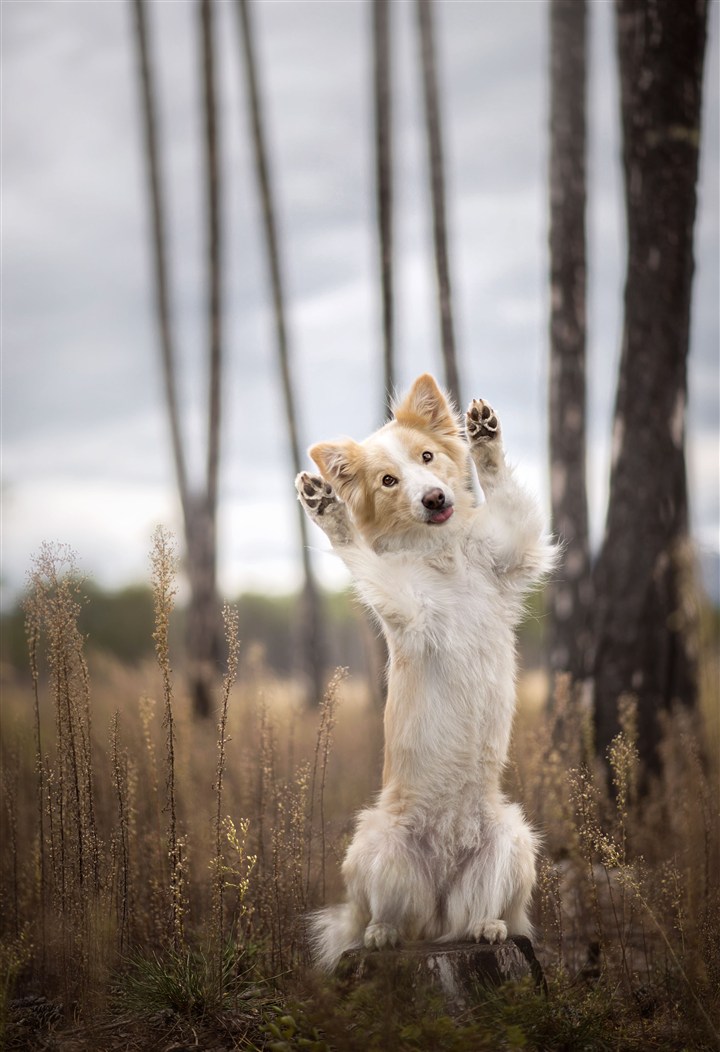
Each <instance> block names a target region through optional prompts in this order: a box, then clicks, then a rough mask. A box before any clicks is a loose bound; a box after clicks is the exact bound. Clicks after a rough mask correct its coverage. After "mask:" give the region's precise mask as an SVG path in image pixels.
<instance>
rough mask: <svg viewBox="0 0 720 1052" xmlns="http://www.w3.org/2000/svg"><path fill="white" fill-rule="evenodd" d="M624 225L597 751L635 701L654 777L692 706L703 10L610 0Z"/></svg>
mask: <svg viewBox="0 0 720 1052" xmlns="http://www.w3.org/2000/svg"><path fill="white" fill-rule="evenodd" d="M616 14H617V44H618V54H619V64H620V89H621V107H622V126H623V166H624V175H625V200H626V210H627V228H628V265H627V276H626V284H625V322H624V331H623V346H622V357H621V363H620V376H619V382H618V391H617V400H616V405H615V421H614V431H613V452H612V469H611V478H610V500H609V506H608V514H607V525H606V532H605V539H604V543H603V548H602V552H601V554H600V558H599V561H598V565H597V572H596V594H597V599H596V609H597V618H598V620H597V656H596V670H595V696H596V700H595V712H596V732H597V745H598V748H599V749H600V750H601V751H602V752H604V750H605V749H606V748H607V746H608V744H609V742H610V741H611V740H612V738H613V736H614V734H615V733H616V732H617V729H618V720H617V703H618V699H619V697H620V696H621V695H622V694H623V693H626V692H629V693H632V694H633V695H635V696H636V697H637V700H638V722H639V741H640V749H641V753H642V754H643V757H644V759H645V760H646V762H647V763H648V764H649V765H650V767H651V768H652V767H653V766H656V765H657V762H658V754H657V746H658V743H659V739H660V726H659V723H658V718H657V717H658V715H659V714H660V713H661V712H663V711H668V710H669V709H670V708H671V707H672V706H673V705H675V704H677V703H682V704H685V705H692V704H694V702H695V699H696V655H695V653H694V651H693V646H692V633H691V632H690V627H691V626H690V619H689V613H688V611H689V609H691V605H692V604H691V603H690V602H689V599H690V597H689V590H688V581H687V579H686V575H685V573H684V571H685V570H686V568H687V561H688V559H689V553H688V549H689V541H688V510H687V487H686V472H685V452H684V449H685V446H684V443H685V409H686V400H687V375H686V369H687V354H688V345H689V327H690V301H691V289H692V276H693V269H694V263H693V227H694V220H695V209H696V182H697V172H698V155H699V145H700V111H701V96H702V72H703V60H704V52H705V38H706V26H707V3H706V0H688V2H687V3H677V0H648V2H647V3H642V4H638V3H637V2H636V0H618V2H617V3H616Z"/></svg>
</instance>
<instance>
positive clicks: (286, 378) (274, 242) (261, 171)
mask: <svg viewBox="0 0 720 1052" xmlns="http://www.w3.org/2000/svg"><path fill="white" fill-rule="evenodd" d="M237 10H238V14H239V18H240V27H241V34H240V35H241V40H242V48H243V54H244V59H245V75H246V86H247V94H248V102H249V107H250V117H251V122H252V129H253V148H254V152H255V175H256V178H257V184H258V191H259V194H260V200H261V204H262V215H263V225H264V228H265V245H266V249H267V259H268V269H269V274H270V284H271V288H272V298H273V307H274V314H275V332H276V345H277V353H278V365H279V369H280V380H281V385H282V393H283V401H284V404H285V417H286V420H287V426H288V439H289V444H290V455H291V459H292V465H293V470H294V472H295V473H296V474H297V473H298V472H299V471H300V470H301V468H302V460H301V456H300V442H299V437H298V423H297V414H296V410H295V396H294V389H293V383H292V376H291V371H290V351H289V342H288V335H287V327H286V324H285V297H284V292H283V281H282V273H281V265H280V252H279V248H278V236H277V228H276V223H275V210H274V206H273V197H272V188H271V185H270V174H269V168H268V160H267V151H266V148H265V134H264V128H263V119H262V107H261V101H260V92H259V88H258V79H257V72H256V63H255V48H254V41H253V31H252V24H251V12H250V2H249V0H237ZM297 513H298V520H297V521H298V526H299V531H300V544H301V551H302V563H303V573H304V581H305V583H304V588H303V603H302V629H303V654H304V660H305V663H306V668H307V671H308V673H309V676H310V680H311V687H312V692H313V695H314V699H315V701H316V702H318V703H319V701H320V699H321V698H322V693H323V665H324V647H323V640H322V624H321V614H320V595H319V591H318V587H317V583H316V581H315V575H314V573H313V568H312V563H311V561H310V551H309V546H308V535H307V520H306V517H305V514H304V512H303V510H302V507H301V505H300V502H299V501H298V502H297Z"/></svg>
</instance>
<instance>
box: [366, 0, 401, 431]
mask: <svg viewBox="0 0 720 1052" xmlns="http://www.w3.org/2000/svg"><path fill="white" fill-rule="evenodd" d="M372 10H373V73H374V76H373V86H374V101H375V179H376V202H377V222H378V248H379V254H380V285H381V289H382V333H383V400H384V410H385V413H386V414H388V413H389V411H390V406H391V402H392V397H393V392H394V390H395V348H394V302H393V236H392V234H393V226H392V212H393V208H392V206H393V193H392V86H391V74H390V0H373V8H372Z"/></svg>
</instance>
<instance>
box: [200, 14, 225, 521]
mask: <svg viewBox="0 0 720 1052" xmlns="http://www.w3.org/2000/svg"><path fill="white" fill-rule="evenodd" d="M200 32H201V39H202V71H203V102H204V105H203V112H204V115H205V184H206V190H207V248H208V270H207V277H208V298H207V307H208V318H207V325H208V350H209V365H210V369H209V374H210V384H209V391H208V393H209V402H208V447H207V454H208V459H207V498H208V509H209V513H210V516H211V519H212V523H213V529H214V526H215V518H216V513H217V502H218V501H217V498H218V466H219V462H220V416H221V401H220V379H221V375H222V308H221V262H222V256H221V252H222V245H221V240H220V163H219V158H218V136H217V102H216V92H215V50H214V28H213V0H200Z"/></svg>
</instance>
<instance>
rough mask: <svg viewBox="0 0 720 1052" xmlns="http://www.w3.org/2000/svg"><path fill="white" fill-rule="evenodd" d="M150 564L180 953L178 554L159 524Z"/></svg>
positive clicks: (174, 926)
mask: <svg viewBox="0 0 720 1052" xmlns="http://www.w3.org/2000/svg"><path fill="white" fill-rule="evenodd" d="M150 561H151V564H152V586H153V600H154V607H155V631H154V632H153V640H154V642H155V654H156V656H157V662H158V666H159V668H160V673H161V675H162V682H163V702H164V714H163V726H164V728H165V732H166V738H165V747H166V754H165V756H166V775H165V785H166V805H165V806H166V810H167V813H168V825H167V857H168V861H169V866H170V880H169V912H170V944H171V946H172V948H173V950H174V951H175V952H176V953H179V952H180V949H181V947H182V944H183V942H184V939H185V913H186V899H185V891H184V883H185V873H186V861H185V859H184V858H183V848H184V847H185V841H184V840H183V838H181V837H180V836H178V820H177V797H176V786H175V720H174V714H173V682H172V668H171V665H170V641H169V635H170V615H171V614H172V611H173V607H174V605H175V595H176V592H177V587H176V584H175V574H176V571H177V557H176V554H175V545H174V542H173V539H172V537H171V535H170V533H169V532H168V531H167V530H166V529H164V528H163V527H162V526H158V527H157V529H156V530H155V533H154V534H153V545H152V550H151V553H150Z"/></svg>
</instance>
